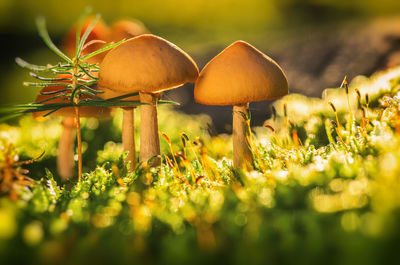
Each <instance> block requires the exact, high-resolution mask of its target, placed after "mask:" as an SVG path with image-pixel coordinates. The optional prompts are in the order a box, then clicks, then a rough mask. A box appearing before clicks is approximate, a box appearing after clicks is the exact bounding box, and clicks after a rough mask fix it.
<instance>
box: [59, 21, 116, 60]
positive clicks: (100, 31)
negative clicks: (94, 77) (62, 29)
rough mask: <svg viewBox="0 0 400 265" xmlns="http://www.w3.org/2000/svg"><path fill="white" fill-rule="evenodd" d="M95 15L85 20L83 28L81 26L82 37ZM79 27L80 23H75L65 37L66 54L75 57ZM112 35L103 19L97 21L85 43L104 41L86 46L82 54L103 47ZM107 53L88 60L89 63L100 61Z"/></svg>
mask: <svg viewBox="0 0 400 265" xmlns="http://www.w3.org/2000/svg"><path fill="white" fill-rule="evenodd" d="M93 19H94V17H88V18H87V19H85V20H84V21H83V24H82V28H81V37H82V35H83V34H84V33H85V31H86V29H87V28H88V26H89V24H90V23H91V22H92V21H93ZM77 29H78V24H75V25H74V26H73V27H72V28H71V29H70V31H69V32H68V33H67V34H66V36H65V38H64V41H63V43H64V45H63V46H64V47H63V50H64V52H65V54H66V55H67V56H69V57H74V56H75V52H76V32H77ZM110 36H111V31H110V28H109V27H108V26H107V25H106V24H105V23H104V21H103V20H99V21H97V23H96V24H95V25H94V27H93V29H92V31H91V32H90V33H89V36H88V38H87V40H86V42H85V44H87V43H89V42H91V41H95V40H99V41H102V42H104V43H100V42H98V43H93V44H91V45H89V46H88V47H86V49H85V50H84V51H82V54H83V55H85V54H89V53H92V52H94V51H96V50H98V49H100V48H102V47H103V46H104V45H105V42H109V41H110ZM105 55H106V53H105V52H103V53H100V54H97V55H95V56H93V57H91V58H89V59H88V60H87V62H88V63H93V64H94V63H100V62H101V61H102V60H103V58H104V56H105Z"/></svg>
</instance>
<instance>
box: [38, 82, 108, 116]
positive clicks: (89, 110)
mask: <svg viewBox="0 0 400 265" xmlns="http://www.w3.org/2000/svg"><path fill="white" fill-rule="evenodd" d="M57 77H58V78H69V77H71V76H70V75H58V76H57ZM61 82H62V83H65V82H66V81H58V82H54V83H61ZM64 88H65V86H64V85H54V86H47V87H45V88H43V89H42V90H41V91H40V92H53V91H57V90H63V89H64ZM53 96H55V95H41V94H39V95H38V96H37V98H36V100H35V102H40V101H43V100H45V99H48V98H51V97H53ZM84 98H88V97H87V96H84V97H83V99H84ZM66 99H67V98H66V97H60V98H56V99H52V100H49V101H46V102H43V104H49V103H68V101H67V100H66ZM49 111H50V110H49ZM49 111H39V112H33V113H32V115H33V117H34V118H35V119H38V120H41V119H43V115H45V114H46V113H48V112H49ZM79 114H80V116H81V117H98V118H102V117H108V116H110V109H109V108H104V107H80V111H79ZM49 116H53V117H54V116H63V117H75V109H74V108H73V107H67V108H61V109H59V110H57V111H55V112H53V113H52V114H50V115H49Z"/></svg>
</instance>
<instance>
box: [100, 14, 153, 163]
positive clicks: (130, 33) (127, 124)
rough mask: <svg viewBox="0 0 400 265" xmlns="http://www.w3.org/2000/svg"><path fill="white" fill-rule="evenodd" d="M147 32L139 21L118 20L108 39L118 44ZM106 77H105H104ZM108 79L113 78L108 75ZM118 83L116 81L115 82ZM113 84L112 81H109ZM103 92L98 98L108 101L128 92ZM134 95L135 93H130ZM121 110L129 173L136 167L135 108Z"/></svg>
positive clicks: (123, 141) (133, 99) (130, 99)
mask: <svg viewBox="0 0 400 265" xmlns="http://www.w3.org/2000/svg"><path fill="white" fill-rule="evenodd" d="M146 32H147V29H146V28H145V27H144V25H143V24H142V23H141V22H139V21H131V20H119V21H116V22H115V23H114V24H113V25H112V26H111V37H110V39H111V40H112V41H114V42H118V41H120V40H122V39H129V38H133V37H136V36H138V35H142V34H144V33H146ZM106 76H107V75H106ZM110 78H113V77H112V76H111V75H110ZM115 81H116V82H118V81H117V80H115ZM110 83H113V81H110ZM102 90H103V91H104V93H103V94H100V97H102V98H103V99H110V98H114V97H119V96H123V95H124V94H127V93H129V92H126V90H125V91H117V90H113V88H112V87H108V88H107V87H105V88H102ZM132 93H135V92H132ZM122 101H139V96H133V97H128V98H124V99H123V100H122ZM121 108H122V110H123V120H122V145H123V148H124V151H128V156H127V157H126V161H129V162H130V163H131V167H130V171H133V170H134V169H135V167H136V147H135V127H134V121H135V109H136V107H135V106H125V107H121Z"/></svg>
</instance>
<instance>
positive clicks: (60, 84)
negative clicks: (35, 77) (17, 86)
mask: <svg viewBox="0 0 400 265" xmlns="http://www.w3.org/2000/svg"><path fill="white" fill-rule="evenodd" d="M23 85H24V86H31V87H48V86H66V87H71V84H70V83H36V82H23Z"/></svg>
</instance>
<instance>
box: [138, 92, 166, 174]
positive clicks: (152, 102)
mask: <svg viewBox="0 0 400 265" xmlns="http://www.w3.org/2000/svg"><path fill="white" fill-rule="evenodd" d="M139 95H140V102H142V103H149V105H142V106H141V107H140V161H141V162H147V161H148V160H149V159H150V158H152V157H154V156H159V155H160V153H161V151H160V137H159V135H158V121H157V101H158V96H159V94H150V93H142V92H140V93H139ZM160 164H161V159H160V157H154V158H153V159H152V160H151V162H150V163H149V166H151V167H156V166H159V165H160Z"/></svg>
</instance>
